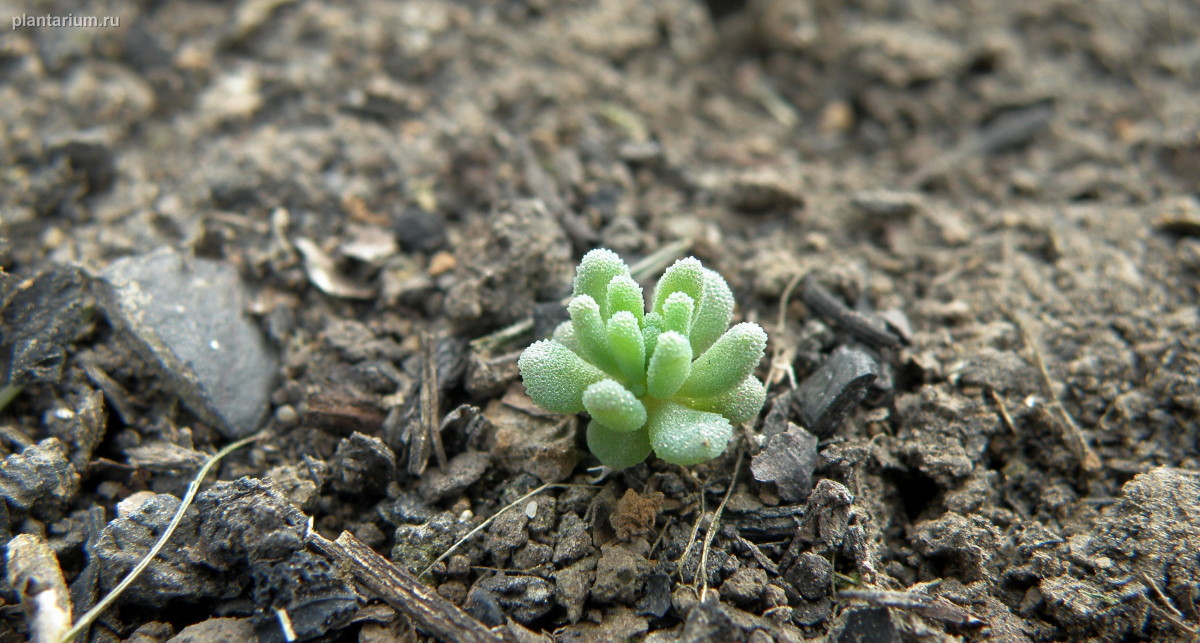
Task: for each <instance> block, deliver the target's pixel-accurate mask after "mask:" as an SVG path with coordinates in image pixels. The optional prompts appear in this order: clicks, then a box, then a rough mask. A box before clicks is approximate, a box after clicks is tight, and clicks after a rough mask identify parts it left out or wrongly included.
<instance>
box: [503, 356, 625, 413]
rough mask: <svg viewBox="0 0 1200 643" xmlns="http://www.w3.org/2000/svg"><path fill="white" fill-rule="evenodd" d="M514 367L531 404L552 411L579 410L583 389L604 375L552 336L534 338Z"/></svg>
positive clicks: (574, 411)
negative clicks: (539, 339)
mask: <svg viewBox="0 0 1200 643" xmlns="http://www.w3.org/2000/svg"><path fill="white" fill-rule="evenodd" d="M517 369H518V370H520V372H521V379H522V380H523V381H524V382H525V391H526V392H527V393H529V397H530V398H531V399H532V400H533V403H534V404H537V405H538V406H540V407H542V408H543V409H546V410H547V411H551V412H553V413H578V412H580V411H582V410H583V392H584V391H585V390H587V388H588V387H589V386H591V385H592V384H595V383H596V382H599V381H600V380H603V379H606V378H607V377H608V376H607V375H605V374H604V372H603V371H601V370H600V369H598V368H596V367H595V366H592V365H591V364H588V363H587V362H585V361H583V358H581V357H580V356H578V355H576V354H575V353H574V352H573V351H572V350H571V349H569V348H567V347H566V346H563V345H562V344H560V343H558V342H556V341H554V340H552V339H543V340H541V341H539V342H534V343H533V344H532V345H530V347H529V348H527V349H525V352H524V353H521V358H520V359H518V360H517Z"/></svg>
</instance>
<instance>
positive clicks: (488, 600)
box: [462, 585, 504, 627]
mask: <svg viewBox="0 0 1200 643" xmlns="http://www.w3.org/2000/svg"><path fill="white" fill-rule="evenodd" d="M462 607H463V609H464V610H466V612H467V613H468V614H470V615H471V616H474V617H475V620H477V621H479V622H480V623H483V624H484V625H486V626H488V627H496V626H497V625H503V624H504V610H503V609H502V608H501V607H500V600H499V599H498V598H496V595H495V594H493V593H492V592H490V591H489V590H487V589H485V588H483V587H480V586H479V585H476V586H475V587H473V588H471V592H470V593H469V594H467V600H466V601H464V602H463V605H462Z"/></svg>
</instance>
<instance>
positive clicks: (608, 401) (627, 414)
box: [583, 380, 646, 433]
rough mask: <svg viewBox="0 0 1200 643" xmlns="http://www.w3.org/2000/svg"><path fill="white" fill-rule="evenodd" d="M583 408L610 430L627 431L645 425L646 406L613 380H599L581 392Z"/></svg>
mask: <svg viewBox="0 0 1200 643" xmlns="http://www.w3.org/2000/svg"><path fill="white" fill-rule="evenodd" d="M583 408H585V409H587V412H588V413H590V414H591V415H592V418H593V419H595V420H596V421H598V422H600V423H601V424H603V425H604V426H605V427H607V428H608V429H609V430H611V431H615V432H618V433H628V432H630V431H635V430H637V429H640V428H642V427H643V426H645V425H646V407H645V406H642V403H641V401H639V400H638V399H637V398H636V397H634V395H633V393H630V392H629V390H628V389H626V388H625V387H624V386H621V385H620V384H619V383H617V382H616V381H614V380H601V381H599V382H596V383H595V384H592V385H591V386H589V387H588V388H587V390H586V391H584V392H583Z"/></svg>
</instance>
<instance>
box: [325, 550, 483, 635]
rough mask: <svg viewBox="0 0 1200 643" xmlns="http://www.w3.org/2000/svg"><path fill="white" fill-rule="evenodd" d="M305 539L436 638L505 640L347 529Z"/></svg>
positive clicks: (360, 583) (361, 583)
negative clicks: (329, 537)
mask: <svg viewBox="0 0 1200 643" xmlns="http://www.w3.org/2000/svg"><path fill="white" fill-rule="evenodd" d="M308 543H309V545H311V546H312V547H313V548H314V549H316V550H317V551H318V552H320V553H321V554H323V555H324V556H326V557H328V558H330V559H332V560H334V561H336V562H337V563H338V564H339V565H340V566H344V567H346V568H348V569H349V570H350V573H351V574H352V575H353V576H354V580H355V581H357V582H358V584H359V585H362V586H363V587H365V588H366V589H368V590H370V591H371V592H372V593H373V594H375V595H376V596H378V597H379V598H381V599H383V600H384V601H385V602H387V603H388V604H389V605H391V606H392V607H394V608H396V609H398V610H400V611H401V612H404V614H405V615H407V616H408V617H409V618H410V619H412V620H413V621H415V622H416V623H417V624H418V625H419V626H420V627H421V628H422V629H424V630H425V631H426V632H428V633H430V634H432V635H434V637H435V638H437V639H438V640H443V641H456V642H461V643H502V642H503V641H504V639H502V638H501V637H499V636H497V635H496V634H493V633H492V631H491V630H489V629H488V628H487V627H485V626H484V625H483V624H482V623H480V622H479V621H477V620H475V619H474V618H472V617H471V616H470V615H469V614H467V613H466V612H464V611H462V610H461V609H459V608H458V606H456V605H454V604H453V603H451V602H450V601H447V600H446V599H444V598H442V597H441V596H438V594H437V592H435V591H433V590H432V589H430V588H428V587H426V586H425V585H422V584H421V582H420V581H418V580H417V579H416V578H413V577H412V575H411V574H409V573H408V572H406V571H404V570H403V569H400V568H399V567H397V566H396V565H394V564H393V563H392V562H391V561H389V560H388V559H386V558H384V557H383V556H380V555H379V554H377V553H375V552H374V551H373V550H372V549H371V548H370V547H368V546H366V545H365V544H363V542H362V541H361V540H359V539H357V538H355V537H354V535H353V534H351V533H350V532H345V531H343V532H342V535H340V536H338V539H337V540H336V541H331V540H327V539H325V538H324V537H322V536H321V535H320V534H317V533H311V534H309V536H308Z"/></svg>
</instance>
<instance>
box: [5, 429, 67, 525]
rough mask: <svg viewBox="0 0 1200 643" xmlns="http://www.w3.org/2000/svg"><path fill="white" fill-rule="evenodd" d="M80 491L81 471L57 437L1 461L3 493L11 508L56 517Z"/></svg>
mask: <svg viewBox="0 0 1200 643" xmlns="http://www.w3.org/2000/svg"><path fill="white" fill-rule="evenodd" d="M78 491H79V474H78V473H76V472H75V468H74V467H73V466H71V463H70V462H68V461H67V449H66V447H64V446H63V443H62V442H60V441H59V440H58V438H47V439H45V440H42V441H41V442H38V443H37V444H32V445H30V446H28V447H25V448H24V449H22V450H21V452H20V453H14V454H12V455H9V456H8V457H7V458H4V461H3V462H0V497H3V498H4V501H5V503H6V504H7V506H8V508H9V509H10V510H11V511H14V512H19V513H25V512H32V513H33V514H34V515H35V516H37V517H40V518H46V517H53V516H55V515H56V514H57V513H58V512H60V511H61V510H62V509H63V508H65V507H66V506H67V503H68V502H70V501H71V499H72V498H73V497H75V494H76V492H78Z"/></svg>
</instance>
